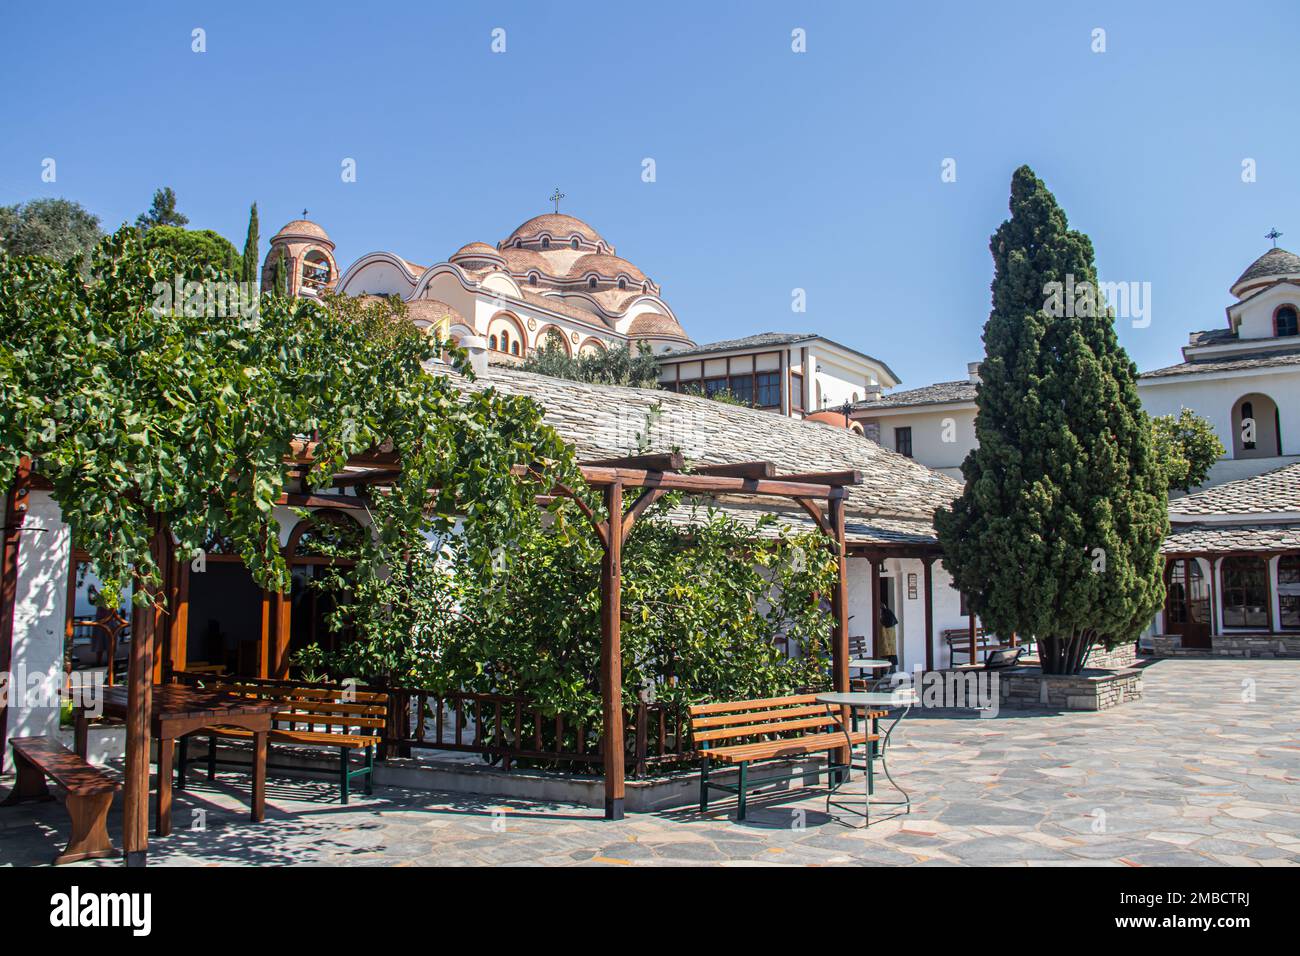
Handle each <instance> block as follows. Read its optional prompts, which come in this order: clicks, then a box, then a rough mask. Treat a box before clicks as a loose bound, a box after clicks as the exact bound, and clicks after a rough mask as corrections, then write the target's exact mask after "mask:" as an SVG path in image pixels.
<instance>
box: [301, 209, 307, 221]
mask: <svg viewBox="0 0 1300 956" xmlns="http://www.w3.org/2000/svg"><path fill="white" fill-rule="evenodd" d="M302 218H304V219H306V218H307V210H306V209H303V211H302Z"/></svg>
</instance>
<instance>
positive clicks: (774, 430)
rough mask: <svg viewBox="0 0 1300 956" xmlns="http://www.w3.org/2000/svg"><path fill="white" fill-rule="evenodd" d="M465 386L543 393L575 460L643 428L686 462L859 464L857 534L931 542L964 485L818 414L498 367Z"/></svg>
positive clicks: (615, 448)
mask: <svg viewBox="0 0 1300 956" xmlns="http://www.w3.org/2000/svg"><path fill="white" fill-rule="evenodd" d="M466 384H467V387H479V388H481V387H488V386H490V387H493V388H496V389H498V390H500V391H503V392H507V393H510V394H516V395H526V396H528V397H530V398H532V399H534V400H535V401H537V402H538V403H539V404H541V405H542V407H543V408H544V409H545V420H546V422H547V424H549V425H551V426H552V427H553V428H555V429H556V431H558V432H559V433H560V435H561V436H562V437H563V438H564V439H565V440H566V441H568V442H570V443H571V444H572V445H573V446H574V448H575V451H576V453H577V455H578V458H579V460H584V459H585V460H592V459H597V458H609V457H616V456H621V455H627V454H633V453H635V452H636V451H637V450H638V436H641V435H645V436H647V440H646V442H645V445H644V446H642V447H641V448H640V450H641V451H643V452H667V451H672V450H674V449H677V450H680V451H681V453H682V454H683V455H684V456H685V458H686V460H687V462H688V464H707V463H714V464H725V463H734V462H740V461H755V460H766V461H771V462H773V463H774V464H775V465H776V466H777V469H778V474H779V473H782V472H784V473H793V472H808V471H836V470H842V469H849V468H854V469H857V470H859V471H861V472H862V474H863V484H861V485H858V486H856V487H853V488H850V489H849V494H848V499H847V512H848V513H847V520H846V524H848V525H850V526H851V527H850V532H851V537H852V538H854V539H855V540H862V541H873V540H880V541H886V540H899V541H905V540H915V541H916V542H918V543H919V542H932V541H933V540H934V529H933V526H932V516H933V514H934V511H935V509H936V508H938V507H941V506H947V505H948V504H950V503H951V502H952V500H953V499H955V498H956V497H957V496H958V495H959V494H960V493H961V488H962V486H961V484H960V483H959V482H957V481H954V480H953V479H951V478H949V477H947V476H946V475H942V474H939V473H938V472H935V471H931V470H930V469H928V468H926V467H925V466H924V465H920V464H918V463H917V462H915V461H913V460H912V459H910V458H907V457H904V456H903V455H899V454H896V453H895V452H892V451H889V450H887V449H885V448H882V447H881V446H880V445H878V444H876V443H875V442H873V441H869V440H867V439H865V438H863V437H862V436H860V435H857V434H855V433H853V432H850V431H847V430H846V429H843V428H838V427H834V426H831V425H823V424H821V423H819V422H809V421H801V420H799V419H794V418H786V417H783V416H779V415H773V414H772V413H771V412H763V411H758V410H756V409H749V408H742V407H739V406H735V405H726V404H723V403H721V402H715V401H712V400H710V399H706V398H697V397H694V396H691V395H679V394H677V393H675V392H667V391H662V390H659V389H641V388H624V387H621V386H614V385H589V384H586V383H582V382H571V381H568V380H566V379H559V378H550V377H548V376H544V375H536V374H533V373H529V372H521V371H518V370H516V369H509V368H502V367H496V366H494V367H492V368H490V369H489V370H488V372H487V374H485V375H483V376H480V377H479V379H478V380H477V381H476V382H475V383H473V384H472V385H470V384H469V383H466ZM733 504H734V505H735V506H736V507H738V508H739V509H740V510H741V511H744V510H745V509H750V510H753V509H758V510H761V509H762V508H765V507H768V506H769V503H766V502H762V501H756V500H755V499H752V498H745V499H743V500H738V501H737V502H735V503H733ZM791 504H792V503H790V502H786V503H784V504H783V506H782V510H783V511H784V508H785V507H789V506H790V505H791ZM731 509H732V504H729V506H728V510H731ZM795 512H796V513H795V514H794V515H793V516H792V517H791V519H790V520H791V523H794V522H795V521H798V520H801V519H800V518H799V517H798V516H800V515H802V514H803V513H802V512H801V511H798V509H797V507H795ZM783 520H784V519H783Z"/></svg>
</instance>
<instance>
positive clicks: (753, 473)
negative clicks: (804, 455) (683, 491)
mask: <svg viewBox="0 0 1300 956" xmlns="http://www.w3.org/2000/svg"><path fill="white" fill-rule="evenodd" d="M695 474H697V475H713V476H715V477H718V478H748V479H749V480H750V481H761V480H766V479H771V478H775V477H776V465H774V464H772V463H771V462H770V461H738V462H736V463H735V464H730V465H696V466H695Z"/></svg>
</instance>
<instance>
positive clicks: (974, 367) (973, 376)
mask: <svg viewBox="0 0 1300 956" xmlns="http://www.w3.org/2000/svg"><path fill="white" fill-rule="evenodd" d="M966 377H967V378H968V379H970V380H971V382H972V383H973V384H979V380H980V363H979V362H967V363H966Z"/></svg>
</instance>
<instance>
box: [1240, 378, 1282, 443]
mask: <svg viewBox="0 0 1300 956" xmlns="http://www.w3.org/2000/svg"><path fill="white" fill-rule="evenodd" d="M1281 454H1282V417H1281V413H1280V412H1279V411H1278V407H1277V403H1276V402H1274V401H1273V399H1271V398H1269V397H1268V396H1267V395H1264V394H1262V393H1260V392H1252V393H1250V394H1249V395H1243V396H1241V398H1239V399H1237V401H1236V402H1235V403H1234V404H1233V406H1232V457H1233V458H1272V457H1274V456H1275V455H1281Z"/></svg>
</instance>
